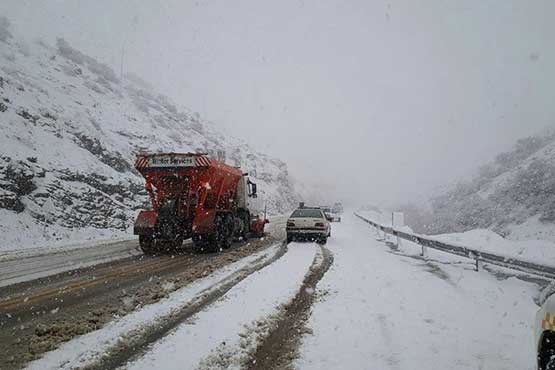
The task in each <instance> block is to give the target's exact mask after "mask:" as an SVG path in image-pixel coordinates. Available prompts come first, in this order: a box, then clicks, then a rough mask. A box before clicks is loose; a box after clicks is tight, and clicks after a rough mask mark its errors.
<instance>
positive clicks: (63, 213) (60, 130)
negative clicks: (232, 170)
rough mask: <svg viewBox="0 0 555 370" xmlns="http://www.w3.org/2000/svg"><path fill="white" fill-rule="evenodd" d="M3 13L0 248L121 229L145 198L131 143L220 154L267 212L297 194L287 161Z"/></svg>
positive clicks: (0, 43) (0, 27) (135, 149)
mask: <svg viewBox="0 0 555 370" xmlns="http://www.w3.org/2000/svg"><path fill="white" fill-rule="evenodd" d="M12 33H13V32H12V31H11V30H9V23H8V22H6V21H5V19H4V21H2V22H0V126H1V127H2V135H1V137H0V148H1V149H0V220H1V222H0V233H1V234H2V235H3V239H2V242H0V249H4V250H5V249H15V248H18V247H30V246H33V245H34V244H36V243H41V244H44V243H46V244H48V243H56V242H67V241H68V240H71V241H76V240H86V239H88V238H93V237H94V238H102V237H109V236H113V235H122V236H123V235H125V233H126V232H127V230H128V228H129V226H130V225H131V224H132V221H133V219H134V217H135V215H136V213H137V210H138V209H140V208H143V207H144V206H145V203H146V202H147V197H146V193H145V192H144V190H143V180H142V178H141V177H140V176H139V175H138V174H137V173H136V172H135V170H134V168H133V162H134V156H135V153H137V152H138V151H141V150H147V151H152V152H157V151H173V152H187V151H200V152H207V153H209V154H210V155H212V156H216V155H222V154H223V155H225V157H226V162H227V163H230V164H233V165H241V167H242V168H243V169H244V170H245V171H248V172H249V173H250V175H251V178H253V179H254V181H255V182H258V184H259V187H258V188H259V190H260V193H261V195H262V197H264V198H265V199H266V201H267V205H268V210H269V211H270V212H273V213H278V212H284V211H286V210H288V209H290V208H291V207H292V206H293V205H294V204H295V203H296V202H297V201H298V199H297V195H296V192H295V190H294V186H293V184H292V182H291V180H290V177H289V175H288V172H287V167H286V165H285V163H283V162H281V161H280V160H278V159H275V158H270V157H268V156H266V155H264V154H262V153H258V152H256V151H255V150H253V149H252V148H250V147H249V146H248V145H247V144H246V143H244V142H243V141H241V140H239V139H235V138H232V137H229V136H227V135H224V134H222V133H221V132H220V131H219V130H218V129H217V128H216V127H215V126H214V125H213V124H211V123H210V122H207V121H204V120H202V119H201V118H200V117H199V115H198V114H196V113H193V112H190V111H188V110H185V109H183V108H181V107H178V106H177V105H175V104H174V103H172V102H171V101H170V99H169V98H167V97H166V96H164V95H161V94H158V93H156V92H155V91H153V88H152V87H151V86H150V85H149V84H148V83H146V82H144V81H142V80H141V79H140V78H138V77H136V76H126V78H124V79H123V81H122V80H120V78H119V76H117V75H116V74H115V73H114V71H113V70H111V69H110V68H109V67H108V66H106V65H104V64H102V63H99V62H98V61H96V60H95V59H94V58H92V57H89V56H87V55H84V54H82V53H80V52H79V51H77V50H75V49H73V48H72V47H71V46H70V45H69V44H68V43H67V42H66V41H64V40H63V39H58V42H57V45H56V46H50V45H47V44H45V43H44V42H37V43H32V44H26V43H24V42H23V41H20V40H18V39H17V38H16V37H15V36H12Z"/></svg>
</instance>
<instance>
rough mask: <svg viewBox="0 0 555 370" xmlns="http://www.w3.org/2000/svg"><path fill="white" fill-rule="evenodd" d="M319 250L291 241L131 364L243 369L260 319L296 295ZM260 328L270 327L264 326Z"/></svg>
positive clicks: (133, 369)
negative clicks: (278, 254)
mask: <svg viewBox="0 0 555 370" xmlns="http://www.w3.org/2000/svg"><path fill="white" fill-rule="evenodd" d="M317 248H318V247H317V246H316V245H315V244H307V243H303V244H301V243H291V244H289V246H288V252H287V253H286V254H285V255H284V256H283V257H282V258H281V259H279V260H278V261H276V262H274V263H273V264H271V265H269V266H268V267H266V268H264V269H262V270H260V271H258V272H256V273H254V274H253V275H251V276H249V277H248V278H246V279H245V280H243V281H242V282H241V283H239V284H238V285H237V286H235V287H234V288H233V289H231V290H230V291H229V292H228V293H227V294H226V295H225V296H224V297H223V298H222V299H220V300H219V301H218V302H216V303H215V304H214V305H213V306H211V307H209V308H208V309H207V310H205V311H204V312H201V313H199V314H198V315H197V317H196V318H194V319H193V320H192V321H191V322H186V323H184V324H182V325H181V326H180V327H179V328H178V329H177V330H176V331H175V332H173V333H171V334H170V335H168V336H167V337H165V338H164V339H162V340H160V341H159V342H157V343H156V344H155V345H154V346H153V348H152V349H151V350H150V351H149V352H148V353H147V354H146V355H145V356H144V357H142V358H140V359H139V360H137V361H136V362H134V363H131V364H129V365H128V367H127V368H128V369H129V370H138V369H148V370H150V369H154V368H157V369H164V370H171V369H176V370H177V369H179V370H181V369H194V368H197V367H200V368H202V369H218V368H222V369H223V368H225V369H232V368H240V365H241V363H242V362H243V361H244V360H245V357H246V355H247V353H248V351H249V350H252V349H254V348H256V344H257V340H256V338H257V337H258V336H259V335H261V334H263V333H260V332H258V330H260V326H259V325H258V323H259V322H262V321H263V320H265V319H267V318H268V317H270V316H272V315H276V314H277V313H278V310H279V306H280V305H283V304H286V303H287V302H289V301H290V300H291V299H293V297H294V296H295V294H296V293H297V291H298V290H299V287H300V286H301V284H302V281H303V279H304V276H305V275H306V273H307V272H308V270H309V267H310V265H311V264H312V262H313V260H314V257H315V252H316V250H317ZM261 330H262V331H264V330H265V329H264V326H263V325H262V329H261ZM199 365H200V366H199Z"/></svg>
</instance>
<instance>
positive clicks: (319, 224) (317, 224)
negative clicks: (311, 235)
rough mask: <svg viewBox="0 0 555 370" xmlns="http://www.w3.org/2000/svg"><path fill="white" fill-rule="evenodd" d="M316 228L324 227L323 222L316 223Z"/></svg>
mask: <svg viewBox="0 0 555 370" xmlns="http://www.w3.org/2000/svg"><path fill="white" fill-rule="evenodd" d="M314 226H316V227H324V223H323V222H316V225H314Z"/></svg>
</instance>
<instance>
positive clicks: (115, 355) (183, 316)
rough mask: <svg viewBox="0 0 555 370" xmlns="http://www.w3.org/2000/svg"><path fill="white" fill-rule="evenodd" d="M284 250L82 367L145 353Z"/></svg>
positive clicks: (98, 369)
mask: <svg viewBox="0 0 555 370" xmlns="http://www.w3.org/2000/svg"><path fill="white" fill-rule="evenodd" d="M286 252H287V245H286V243H285V242H284V243H283V244H282V245H281V246H280V248H279V249H278V251H277V252H276V253H275V254H274V255H273V256H271V257H270V258H267V259H265V258H263V257H261V258H260V259H258V260H256V261H255V262H253V263H252V264H250V265H248V266H246V267H244V268H242V269H241V270H239V271H237V272H235V273H234V274H232V275H231V276H229V277H227V278H225V279H224V280H222V281H220V282H219V283H217V284H215V285H214V286H213V287H211V288H208V289H206V290H205V292H204V294H202V295H201V296H199V297H198V298H196V299H195V300H193V301H192V302H191V303H190V304H188V305H187V306H184V307H183V308H182V309H181V310H179V311H178V312H175V313H173V314H171V316H169V317H166V318H165V319H164V320H162V321H161V322H156V323H155V324H153V325H151V326H149V327H145V328H142V329H140V330H138V331H137V332H136V333H133V334H132V335H128V336H127V337H128V338H130V339H129V340H127V341H125V342H124V343H121V344H119V345H118V347H116V348H112V349H111V350H110V352H108V353H106V354H105V355H104V356H103V357H102V358H101V359H99V360H98V361H97V362H96V363H94V364H92V365H89V366H86V367H83V369H86V370H110V369H117V368H120V367H122V366H124V365H126V364H127V363H128V362H130V361H133V360H135V359H137V358H139V357H140V356H141V355H142V354H143V353H145V351H146V350H148V348H149V346H150V345H151V344H153V343H154V342H156V341H157V340H159V339H161V338H163V337H164V336H166V335H167V334H168V333H170V332H171V331H172V330H174V329H175V328H176V327H177V326H179V325H180V324H182V323H183V322H184V321H186V320H188V319H189V318H191V317H192V316H194V315H195V314H197V313H199V312H200V311H202V310H203V309H205V308H206V307H207V306H209V305H211V304H212V303H214V302H216V301H217V300H218V299H220V298H222V297H223V296H224V295H225V294H226V293H227V292H228V291H229V290H231V289H232V288H233V287H234V286H235V285H237V284H239V283H240V282H241V281H243V280H244V279H246V278H247V277H248V276H249V275H251V274H253V273H255V272H256V271H259V270H261V269H263V268H264V267H266V266H268V265H270V264H272V263H273V262H275V261H277V260H278V259H280V258H281V257H282V256H283V255H284V254H285V253H286Z"/></svg>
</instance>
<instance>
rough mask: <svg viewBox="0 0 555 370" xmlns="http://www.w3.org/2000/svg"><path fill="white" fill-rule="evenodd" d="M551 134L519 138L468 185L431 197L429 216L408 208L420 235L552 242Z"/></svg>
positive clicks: (554, 142) (554, 165) (554, 167)
mask: <svg viewBox="0 0 555 370" xmlns="http://www.w3.org/2000/svg"><path fill="white" fill-rule="evenodd" d="M554 190H555V134H554V133H553V131H547V132H544V133H543V134H541V135H538V136H534V137H529V138H525V139H521V140H519V141H518V142H517V143H516V145H515V147H514V148H513V150H511V151H509V152H506V153H502V154H500V155H498V156H497V157H496V158H495V160H494V161H492V162H491V163H489V164H487V165H485V166H482V167H481V168H480V169H479V171H478V173H477V174H476V176H475V177H474V178H473V179H471V180H470V181H466V182H461V183H459V184H457V186H455V187H453V188H452V189H451V190H449V191H447V192H445V193H443V194H440V195H438V196H436V197H434V198H432V199H431V208H432V209H431V212H430V213H428V212H422V211H421V210H417V209H414V208H411V207H407V209H405V212H406V213H407V214H408V222H409V224H410V225H411V226H412V227H413V228H414V229H415V230H416V231H418V232H420V233H428V234H438V233H453V232H465V231H468V230H473V229H490V230H493V231H495V232H497V233H499V234H501V235H503V236H505V237H507V238H509V239H516V240H527V239H545V240H552V241H555V191H554Z"/></svg>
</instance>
